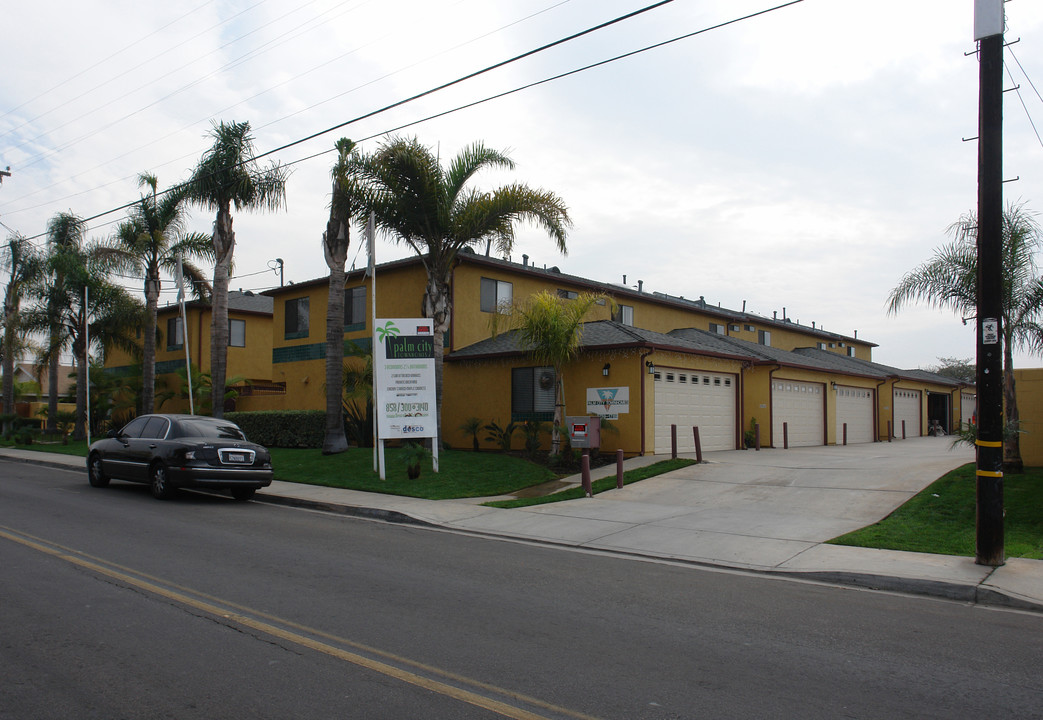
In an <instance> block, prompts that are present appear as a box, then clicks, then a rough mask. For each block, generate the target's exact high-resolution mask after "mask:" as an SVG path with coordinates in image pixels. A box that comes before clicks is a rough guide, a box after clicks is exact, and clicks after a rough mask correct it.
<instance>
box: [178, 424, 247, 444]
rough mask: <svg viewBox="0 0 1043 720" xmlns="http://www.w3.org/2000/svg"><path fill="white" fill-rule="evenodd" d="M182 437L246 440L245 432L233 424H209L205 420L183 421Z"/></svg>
mask: <svg viewBox="0 0 1043 720" xmlns="http://www.w3.org/2000/svg"><path fill="white" fill-rule="evenodd" d="M179 425H180V426H181V435H182V436H183V437H203V438H217V439H221V438H223V439H227V440H245V439H246V436H245V435H243V431H242V430H240V429H239V428H238V427H237V426H235V425H233V424H232V423H227V422H224V423H222V422H208V421H205V420H182V421H181V422H180V423H179Z"/></svg>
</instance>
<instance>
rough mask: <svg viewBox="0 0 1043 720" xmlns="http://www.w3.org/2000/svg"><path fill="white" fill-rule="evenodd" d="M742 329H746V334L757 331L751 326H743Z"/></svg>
mask: <svg viewBox="0 0 1043 720" xmlns="http://www.w3.org/2000/svg"><path fill="white" fill-rule="evenodd" d="M743 327H744V328H745V329H746V332H753V331H754V330H756V329H757V328H755V327H754V326H753V325H744V326H743Z"/></svg>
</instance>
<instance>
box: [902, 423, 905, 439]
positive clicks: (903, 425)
mask: <svg viewBox="0 0 1043 720" xmlns="http://www.w3.org/2000/svg"><path fill="white" fill-rule="evenodd" d="M902 439H903V440H905V420H903V421H902Z"/></svg>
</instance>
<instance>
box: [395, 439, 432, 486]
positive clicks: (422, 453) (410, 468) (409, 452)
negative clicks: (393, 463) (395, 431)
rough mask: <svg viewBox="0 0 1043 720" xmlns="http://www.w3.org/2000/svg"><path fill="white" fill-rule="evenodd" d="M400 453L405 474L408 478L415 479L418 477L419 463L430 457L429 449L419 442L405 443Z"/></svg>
mask: <svg viewBox="0 0 1043 720" xmlns="http://www.w3.org/2000/svg"><path fill="white" fill-rule="evenodd" d="M401 455H402V459H403V460H404V461H405V463H406V475H407V476H408V477H409V479H410V480H416V479H417V478H418V477H420V465H421V463H423V462H424V461H425V460H427V459H428V458H430V457H431V451H430V450H428V449H427V448H426V447H424V446H423V445H421V444H420V443H406V444H405V445H403V446H402V453H401Z"/></svg>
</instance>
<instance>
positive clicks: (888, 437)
mask: <svg viewBox="0 0 1043 720" xmlns="http://www.w3.org/2000/svg"><path fill="white" fill-rule="evenodd" d="M892 435H894V433H893V432H891V421H890V420H888V421H887V442H891V436H892Z"/></svg>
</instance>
